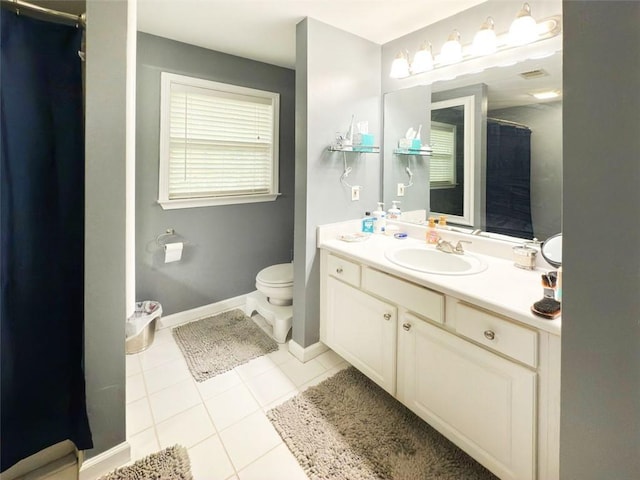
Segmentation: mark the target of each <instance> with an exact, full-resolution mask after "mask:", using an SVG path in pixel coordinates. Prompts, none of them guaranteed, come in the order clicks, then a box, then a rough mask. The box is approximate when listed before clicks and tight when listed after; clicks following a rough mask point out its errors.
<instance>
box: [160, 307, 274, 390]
mask: <svg viewBox="0 0 640 480" xmlns="http://www.w3.org/2000/svg"><path fill="white" fill-rule="evenodd" d="M173 337H174V338H175V339H176V343H177V344H178V346H179V347H180V350H182V354H183V355H184V358H185V360H186V361H187V365H188V366H189V370H190V371H191V374H192V375H193V378H195V379H196V381H198V382H204V381H205V380H207V379H209V378H211V377H214V376H215V375H218V374H220V373H224V372H226V371H228V370H231V369H233V368H234V367H237V366H238V365H242V364H243V363H247V362H248V361H249V360H251V359H253V358H256V357H260V356H262V355H266V354H267V353H270V352H274V351H276V350H278V344H277V343H276V342H275V340H273V339H272V338H271V337H269V336H268V335H267V334H266V333H264V332H263V331H262V329H261V328H260V327H258V326H257V325H256V324H255V323H254V322H253V320H251V318H249V317H248V316H246V315H245V314H244V313H243V312H242V311H241V310H230V311H228V312H223V313H221V314H219V315H215V316H213V317H208V318H203V319H202V320H197V321H195V322H191V323H187V324H185V325H181V326H179V327H176V328H174V329H173Z"/></svg>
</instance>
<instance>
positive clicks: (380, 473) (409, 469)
mask: <svg viewBox="0 0 640 480" xmlns="http://www.w3.org/2000/svg"><path fill="white" fill-rule="evenodd" d="M267 416H268V417H269V420H271V423H273V425H274V426H275V428H276V430H277V431H278V433H280V436H281V437H282V439H283V440H284V442H285V443H286V444H287V446H288V447H289V450H291V452H292V453H293V455H294V456H295V457H296V459H297V460H298V463H299V464H300V466H301V467H302V468H303V469H304V471H305V472H306V474H307V475H308V476H309V478H311V479H313V480H320V479H332V480H333V479H348V480H360V479H403V480H405V479H406V480H409V479H410V480H418V479H438V480H461V479H464V480H472V479H477V480H480V479H483V480H484V479H487V480H488V479H492V480H495V479H496V477H495V476H494V475H492V474H491V473H490V472H489V471H488V470H486V469H485V468H484V467H483V466H481V465H480V464H479V463H477V462H476V461H475V460H473V459H472V458H471V457H469V456H468V455H467V454H466V453H464V452H463V451H462V450H460V449H459V448H458V447H456V446H455V445H454V444H453V443H451V442H450V441H449V440H447V439H446V438H445V437H443V436H442V435H440V434H439V433H438V432H436V431H435V430H434V429H433V428H431V427H430V426H429V425H427V424H426V423H425V422H423V421H422V420H421V419H420V418H418V417H417V416H416V415H414V414H413V413H412V412H411V411H409V410H408V409H407V408H405V407H404V406H403V405H402V404H400V403H399V402H398V401H397V400H395V399H394V398H393V397H392V396H391V395H389V394H388V393H387V392H385V391H384V390H382V389H381V388H380V387H378V386H377V385H376V384H374V383H373V382H372V381H370V380H369V379H368V378H366V377H365V376H364V375H362V374H361V373H360V372H358V371H357V370H356V369H355V368H353V367H349V368H347V369H346V370H342V371H340V372H338V373H337V374H336V375H334V376H333V377H331V378H329V379H327V380H325V381H324V382H322V383H320V384H319V385H317V386H315V387H311V388H309V389H308V390H306V391H304V392H303V393H301V394H299V395H297V396H296V397H294V398H292V399H290V400H288V401H287V402H285V403H284V404H282V405H280V406H278V407H276V408H274V409H273V410H270V411H269V412H268V413H267Z"/></svg>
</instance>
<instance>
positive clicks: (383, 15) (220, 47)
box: [137, 0, 485, 68]
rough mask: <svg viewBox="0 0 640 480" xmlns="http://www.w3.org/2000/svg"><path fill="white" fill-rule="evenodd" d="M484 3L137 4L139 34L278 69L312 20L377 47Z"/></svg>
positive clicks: (230, 0)
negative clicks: (299, 32)
mask: <svg viewBox="0 0 640 480" xmlns="http://www.w3.org/2000/svg"><path fill="white" fill-rule="evenodd" d="M483 1H485V0H137V2H138V30H140V31H142V32H146V33H151V34H153V35H158V36H161V37H165V38H170V39H173V40H178V41H180V42H185V43H189V44H192V45H197V46H200V47H204V48H208V49H211V50H216V51H219V52H224V53H228V54H231V55H237V56H240V57H244V58H249V59H252V60H257V61H261V62H265V63H270V64H273V65H279V66H282V67H287V68H293V67H294V66H295V34H296V24H297V23H298V22H300V21H301V20H302V19H304V18H305V17H312V18H314V19H316V20H319V21H321V22H324V23H327V24H329V25H332V26H334V27H337V28H340V29H342V30H346V31H348V32H351V33H353V34H355V35H358V36H360V37H363V38H365V39H367V40H370V41H372V42H375V43H378V44H384V43H386V42H389V41H390V40H393V39H396V38H398V37H401V36H403V35H405V34H407V33H411V32H414V31H416V30H419V29H420V28H423V27H425V26H426V25H429V24H432V23H435V22H437V21H439V20H442V19H443V18H446V17H450V16H451V15H454V14H456V13H458V12H460V11H462V10H466V9H468V8H471V7H473V6H475V5H477V4H480V3H483Z"/></svg>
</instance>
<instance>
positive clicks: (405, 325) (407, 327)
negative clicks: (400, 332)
mask: <svg viewBox="0 0 640 480" xmlns="http://www.w3.org/2000/svg"><path fill="white" fill-rule="evenodd" d="M402 328H404V329H405V330H406V331H407V332H408V331H409V330H411V324H410V323H409V322H407V323H403V324H402Z"/></svg>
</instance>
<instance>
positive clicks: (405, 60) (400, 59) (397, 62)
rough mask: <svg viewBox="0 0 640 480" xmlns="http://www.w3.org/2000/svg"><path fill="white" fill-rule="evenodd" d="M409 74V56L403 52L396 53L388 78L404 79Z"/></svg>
mask: <svg viewBox="0 0 640 480" xmlns="http://www.w3.org/2000/svg"><path fill="white" fill-rule="evenodd" d="M410 73H411V72H410V70H409V56H408V55H407V54H406V53H404V52H400V53H398V55H396V58H394V59H393V63H392V64H391V73H390V74H389V76H390V77H391V78H406V77H408V76H409V75H410Z"/></svg>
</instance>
